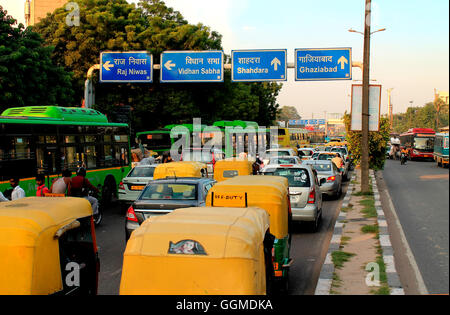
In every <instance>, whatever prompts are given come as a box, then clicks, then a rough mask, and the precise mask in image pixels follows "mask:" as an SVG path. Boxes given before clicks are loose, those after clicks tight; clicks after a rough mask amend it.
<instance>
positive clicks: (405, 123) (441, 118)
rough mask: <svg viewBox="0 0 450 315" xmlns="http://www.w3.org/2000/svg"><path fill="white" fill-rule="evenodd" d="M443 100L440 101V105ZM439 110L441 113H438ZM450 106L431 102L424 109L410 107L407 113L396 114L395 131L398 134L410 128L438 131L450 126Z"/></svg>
mask: <svg viewBox="0 0 450 315" xmlns="http://www.w3.org/2000/svg"><path fill="white" fill-rule="evenodd" d="M440 101H442V100H438V101H437V102H438V103H440ZM437 109H439V112H438V111H437ZM448 122H449V118H448V106H447V105H446V104H445V103H440V104H438V106H436V101H435V102H429V103H427V104H425V105H424V106H422V107H409V108H408V109H407V111H406V113H401V114H395V115H394V121H393V130H394V131H395V132H398V133H402V132H405V131H407V130H408V129H410V128H431V129H434V130H435V131H438V130H439V128H442V127H444V126H448Z"/></svg>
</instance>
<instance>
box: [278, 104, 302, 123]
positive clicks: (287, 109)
mask: <svg viewBox="0 0 450 315" xmlns="http://www.w3.org/2000/svg"><path fill="white" fill-rule="evenodd" d="M291 119H300V115H299V114H298V112H297V108H295V107H294V106H283V107H281V110H280V113H279V115H278V116H277V120H280V121H289V120H291Z"/></svg>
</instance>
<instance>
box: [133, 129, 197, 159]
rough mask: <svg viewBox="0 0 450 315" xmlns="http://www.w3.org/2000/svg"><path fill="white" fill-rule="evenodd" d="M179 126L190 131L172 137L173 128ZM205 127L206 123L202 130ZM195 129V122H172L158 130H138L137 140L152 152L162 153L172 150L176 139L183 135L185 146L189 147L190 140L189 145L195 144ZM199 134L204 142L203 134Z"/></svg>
mask: <svg viewBox="0 0 450 315" xmlns="http://www.w3.org/2000/svg"><path fill="white" fill-rule="evenodd" d="M177 126H180V127H185V128H186V129H185V130H186V131H189V132H188V133H186V134H183V133H182V132H181V134H180V133H179V134H178V136H177V137H175V138H171V137H170V133H171V130H172V128H174V127H177ZM205 127H206V126H205V125H201V128H202V130H203V129H204V128H205ZM193 129H194V125H193V124H171V125H167V126H164V128H161V129H157V130H150V131H141V132H138V133H136V140H137V143H138V144H139V143H140V144H142V146H143V147H144V148H145V149H146V150H148V151H150V152H151V153H152V152H154V153H157V154H158V155H162V154H163V153H164V152H166V151H170V149H171V147H172V145H173V144H174V143H175V142H176V141H178V140H179V139H180V138H181V137H182V136H184V137H185V139H186V143H185V146H186V147H187V146H188V145H187V144H188V141H190V145H189V147H191V146H192V144H193ZM199 136H200V138H201V139H202V144H203V142H204V140H203V135H202V134H200V135H199Z"/></svg>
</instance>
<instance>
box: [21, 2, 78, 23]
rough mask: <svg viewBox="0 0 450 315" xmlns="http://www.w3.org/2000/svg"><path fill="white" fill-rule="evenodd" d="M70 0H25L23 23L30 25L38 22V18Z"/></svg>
mask: <svg viewBox="0 0 450 315" xmlns="http://www.w3.org/2000/svg"><path fill="white" fill-rule="evenodd" d="M69 1H70V0H27V1H25V23H26V26H31V25H34V24H36V23H39V20H40V19H42V18H44V17H46V16H47V13H52V12H53V11H55V10H56V9H57V8H61V7H63V6H64V5H65V4H66V3H67V2H69Z"/></svg>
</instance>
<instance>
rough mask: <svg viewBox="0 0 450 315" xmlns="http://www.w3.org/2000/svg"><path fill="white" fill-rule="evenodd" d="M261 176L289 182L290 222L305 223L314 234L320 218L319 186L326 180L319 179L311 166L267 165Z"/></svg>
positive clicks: (320, 199) (320, 200)
mask: <svg viewBox="0 0 450 315" xmlns="http://www.w3.org/2000/svg"><path fill="white" fill-rule="evenodd" d="M261 174H262V175H272V176H282V177H285V178H287V179H288V182H289V197H290V201H291V207H292V220H293V221H299V222H306V223H308V224H309V226H310V228H311V230H312V231H313V232H316V231H317V229H318V226H319V223H320V220H321V218H322V192H321V189H320V186H321V185H322V184H324V183H325V182H326V179H321V181H320V182H319V179H318V177H317V172H316V171H314V170H313V168H312V167H311V165H306V164H301V165H281V164H278V165H276V164H274V165H267V166H266V167H264V169H263V170H262V171H261Z"/></svg>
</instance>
